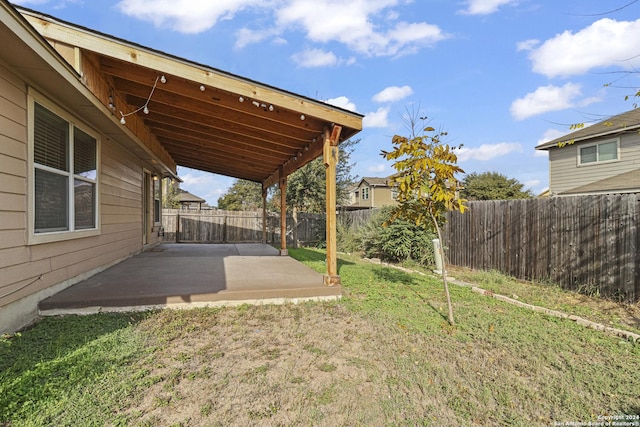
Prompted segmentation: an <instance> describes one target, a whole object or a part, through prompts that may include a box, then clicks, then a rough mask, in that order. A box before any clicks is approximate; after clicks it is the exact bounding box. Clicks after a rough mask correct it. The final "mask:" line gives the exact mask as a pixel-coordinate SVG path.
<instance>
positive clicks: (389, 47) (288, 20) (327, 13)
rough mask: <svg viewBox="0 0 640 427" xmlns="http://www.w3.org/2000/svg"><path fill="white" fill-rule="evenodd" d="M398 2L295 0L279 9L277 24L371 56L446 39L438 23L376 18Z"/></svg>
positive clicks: (392, 0) (403, 51)
mask: <svg viewBox="0 0 640 427" xmlns="http://www.w3.org/2000/svg"><path fill="white" fill-rule="evenodd" d="M397 3H398V1H397V0H377V1H370V0H352V1H349V2H344V0H325V1H322V2H318V1H317V0H292V1H290V2H289V3H288V4H287V5H286V6H284V7H283V8H281V9H279V10H277V11H276V23H277V26H278V28H280V29H282V30H283V31H284V30H291V29H302V30H303V31H304V32H306V35H307V38H308V39H309V40H312V41H314V42H317V43H328V42H331V41H337V42H340V43H342V44H344V45H346V46H347V47H349V48H350V49H351V50H353V51H356V52H358V53H361V54H365V55H369V56H390V55H398V54H402V53H405V52H406V51H414V50H415V49H417V48H419V47H423V46H430V45H433V44H435V43H437V42H438V41H441V40H444V39H445V38H447V35H445V34H444V33H443V32H442V30H441V29H440V28H439V27H438V26H436V25H431V24H427V23H425V22H419V23H406V22H395V26H393V27H389V23H390V22H391V21H390V20H385V19H376V18H379V17H380V16H382V15H383V12H384V11H387V10H388V8H390V7H392V6H395V5H396V4H397ZM336 10H339V11H340V13H336ZM387 16H389V15H388V14H387ZM392 16H393V15H392ZM318 17H322V19H318ZM374 20H375V22H374Z"/></svg>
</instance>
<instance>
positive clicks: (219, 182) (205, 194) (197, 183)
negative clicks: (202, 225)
mask: <svg viewBox="0 0 640 427" xmlns="http://www.w3.org/2000/svg"><path fill="white" fill-rule="evenodd" d="M178 175H179V176H180V179H181V180H182V183H180V188H182V189H183V190H185V191H188V192H189V193H191V194H195V195H196V196H198V197H202V198H203V199H205V200H206V201H207V203H208V204H210V205H216V204H217V203H218V198H219V197H220V196H222V195H223V194H225V193H226V192H227V190H228V189H229V187H230V186H231V184H232V183H233V178H229V177H226V176H222V175H216V174H212V173H209V172H203V171H199V170H196V169H190V168H186V167H182V166H178Z"/></svg>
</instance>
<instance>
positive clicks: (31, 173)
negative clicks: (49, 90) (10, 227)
mask: <svg viewBox="0 0 640 427" xmlns="http://www.w3.org/2000/svg"><path fill="white" fill-rule="evenodd" d="M36 103H38V104H40V105H41V106H42V107H44V108H46V109H47V110H49V111H50V112H52V113H54V114H56V115H57V116H59V117H60V118H62V119H63V120H65V121H66V122H67V123H68V124H69V137H68V138H69V140H68V141H67V143H68V149H69V163H70V165H69V172H67V173H66V176H68V178H69V179H68V184H69V187H68V190H67V191H68V193H67V214H68V218H69V229H68V230H62V231H50V232H40V233H36V231H35V210H36V197H35V171H36V168H38V169H40V170H45V171H46V170H49V169H51V168H48V167H47V166H44V165H38V166H36V163H35V161H34V150H35V147H34V146H35V142H34V126H35V104H36ZM27 111H28V113H27V135H28V150H29V151H28V179H29V185H28V203H29V205H28V206H29V210H28V215H27V216H28V221H29V224H28V230H29V232H28V244H29V245H34V244H40V243H50V242H59V241H65V240H72V239H80V238H84V237H90V236H97V235H99V234H100V163H101V162H100V151H101V150H100V146H101V142H100V137H99V135H98V133H97V132H95V131H94V130H93V129H92V128H91V127H90V126H88V125H86V124H85V123H83V122H82V121H81V120H79V119H77V118H76V117H74V116H73V115H72V114H70V113H69V112H67V111H65V110H64V109H62V108H60V107H59V106H58V105H56V104H55V103H53V102H51V101H50V100H49V99H48V98H46V97H45V96H43V95H41V94H40V93H38V92H36V91H35V90H33V89H32V88H29V93H28V107H27ZM74 128H78V129H80V130H81V131H83V132H84V133H86V134H87V135H89V136H91V137H92V138H94V139H95V141H96V177H95V180H91V179H87V178H86V177H82V176H78V175H75V174H74V170H73V129H74ZM55 172H56V173H57V174H60V175H65V173H61V171H58V170H56V171H55ZM75 179H80V180H83V181H88V182H92V183H94V184H95V206H94V209H95V227H94V228H88V229H79V230H76V229H75V223H74V221H75V206H74V203H75V197H74V181H75Z"/></svg>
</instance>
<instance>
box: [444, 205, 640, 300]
mask: <svg viewBox="0 0 640 427" xmlns="http://www.w3.org/2000/svg"><path fill="white" fill-rule="evenodd" d="M639 197H640V196H639V195H638V194H617V195H594V196H575V197H554V198H548V199H528V200H511V201H472V202H469V203H468V204H469V211H468V212H466V213H465V214H460V213H459V212H450V213H449V214H448V215H447V225H446V227H445V231H444V239H445V248H448V251H447V258H448V259H449V261H450V262H451V264H453V265H458V266H464V267H469V268H473V269H482V270H489V269H495V270H499V271H502V272H504V273H507V274H511V275H512V276H514V277H517V278H519V279H523V280H538V281H543V282H544V281H548V280H550V281H552V282H554V283H557V284H559V285H560V286H562V287H564V288H567V289H573V290H581V291H583V292H590V293H600V294H601V295H606V296H609V297H613V298H616V299H620V300H624V301H629V302H637V301H638V300H640V283H639V280H640V272H639V271H638V270H640V268H639V267H640V251H639V246H640V235H639V234H640V233H639V230H638V227H637V221H638V219H639V212H638V210H639V208H640V207H639V202H640V200H639ZM498 242H499V245H498V246H497V245H496V243H498Z"/></svg>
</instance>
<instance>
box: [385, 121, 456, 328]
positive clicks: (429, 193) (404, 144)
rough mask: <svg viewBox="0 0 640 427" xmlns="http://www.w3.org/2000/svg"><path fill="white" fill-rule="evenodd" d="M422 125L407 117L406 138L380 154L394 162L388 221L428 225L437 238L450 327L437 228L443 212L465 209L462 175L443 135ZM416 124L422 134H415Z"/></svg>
mask: <svg viewBox="0 0 640 427" xmlns="http://www.w3.org/2000/svg"><path fill="white" fill-rule="evenodd" d="M425 121H426V117H420V118H418V117H417V115H416V114H415V113H410V114H409V116H408V118H407V119H406V124H407V127H408V128H409V130H410V136H409V137H405V136H400V135H395V136H394V137H393V139H392V143H393V146H394V148H393V151H390V152H386V151H383V152H382V155H383V156H384V158H385V159H387V160H393V161H395V162H394V163H393V167H394V169H395V170H396V171H397V173H396V174H395V175H394V176H393V181H395V182H396V183H397V185H398V199H397V200H398V202H399V204H398V206H396V207H395V209H394V211H393V214H392V218H398V217H402V218H405V219H408V220H411V221H413V222H415V224H417V225H423V226H427V224H428V222H429V221H431V223H432V224H433V226H434V228H435V230H436V233H437V234H438V239H440V243H441V244H440V255H441V258H442V262H443V266H442V282H443V284H444V290H445V294H446V297H447V305H448V308H449V323H450V324H451V325H453V324H454V323H455V322H454V318H453V306H452V305H451V295H450V294H449V284H448V282H447V274H446V267H445V263H444V256H443V253H442V246H443V244H444V242H443V240H442V233H441V232H440V224H441V223H442V222H443V221H444V215H445V213H446V212H447V211H450V210H457V211H460V212H464V211H465V209H466V206H465V205H464V200H460V199H459V198H458V197H457V192H458V187H459V184H458V180H457V179H456V174H458V173H464V171H463V170H462V169H461V168H460V167H459V166H457V160H458V158H457V156H456V154H455V153H454V152H453V149H452V147H450V146H449V145H448V144H444V143H443V142H442V141H441V138H443V137H444V136H446V135H447V133H446V132H436V130H435V129H434V128H432V127H430V126H426V127H425V126H424V124H425ZM419 123H420V124H421V125H422V126H421V127H422V131H421V132H420V133H419V134H418V133H417V132H416V130H417V128H418V125H419Z"/></svg>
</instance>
